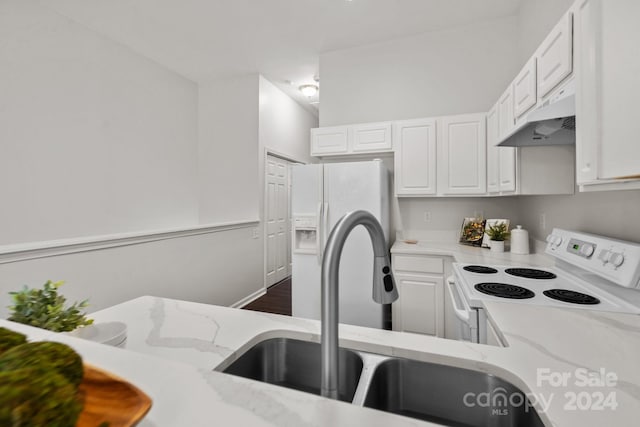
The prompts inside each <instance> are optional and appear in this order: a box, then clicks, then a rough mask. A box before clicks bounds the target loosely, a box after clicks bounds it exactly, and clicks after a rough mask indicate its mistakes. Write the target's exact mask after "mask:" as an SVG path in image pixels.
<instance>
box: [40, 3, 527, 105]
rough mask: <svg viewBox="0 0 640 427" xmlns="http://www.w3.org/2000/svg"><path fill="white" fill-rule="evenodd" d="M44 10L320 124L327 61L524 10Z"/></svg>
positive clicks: (400, 6)
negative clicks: (237, 83) (293, 104)
mask: <svg viewBox="0 0 640 427" xmlns="http://www.w3.org/2000/svg"><path fill="white" fill-rule="evenodd" d="M34 1H36V2H38V3H39V4H40V5H42V6H43V7H47V8H49V9H52V10H54V11H56V12H58V13H60V14H62V15H64V16H67V17H68V18H70V19H72V20H74V21H76V22H78V23H80V24H82V25H84V26H86V27H89V28H90V29H92V30H94V31H97V32H99V33H101V34H104V35H105V36H107V37H109V38H111V39H114V40H116V41H118V42H120V43H122V44H125V45H127V46H129V47H130V48H132V49H133V50H135V51H137V52H138V53H140V54H143V55H145V56H147V57H148V58H151V59H153V60H155V61H157V62H158V63H160V64H163V65H165V66H167V67H169V68H170V69H172V70H174V71H176V72H178V73H179V74H182V75H183V76H185V77H188V78H190V79H192V80H194V81H198V82H201V81H205V80H208V79H213V78H218V77H223V76H227V75H232V74H245V73H256V72H258V73H261V74H262V75H264V76H265V77H266V78H268V79H269V80H271V81H272V82H274V83H275V84H276V85H277V86H279V87H280V88H281V89H282V90H284V91H285V92H286V93H288V94H289V95H290V96H292V97H293V98H294V99H296V100H297V101H298V102H299V103H300V104H301V105H303V106H304V107H305V108H307V109H309V110H310V111H312V112H315V113H316V114H317V111H316V108H317V105H315V108H313V106H311V105H310V104H309V101H317V97H315V98H316V99H311V100H308V99H306V97H304V96H303V95H302V94H300V93H299V92H298V90H297V88H298V86H300V85H302V84H308V83H313V77H314V75H317V74H318V56H319V54H320V53H322V52H327V51H331V50H337V49H344V48H349V47H354V46H359V45H364V44H370V43H374V42H378V41H383V40H388V39H393V38H398V37H403V36H408V35H412V34H418V33H422V32H427V31H434V30H440V29H444V28H449V27H456V26H461V25H466V24H470V23H472V22H478V21H486V20H491V19H495V18H499V17H504V16H511V15H515V14H516V13H517V10H518V7H519V5H520V3H521V1H522V0H351V1H348V0H34ZM289 82H291V83H289Z"/></svg>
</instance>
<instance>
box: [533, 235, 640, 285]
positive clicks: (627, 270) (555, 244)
mask: <svg viewBox="0 0 640 427" xmlns="http://www.w3.org/2000/svg"><path fill="white" fill-rule="evenodd" d="M545 252H546V253H547V254H549V255H551V256H553V257H554V258H557V259H560V260H562V261H564V262H567V263H569V264H571V265H574V266H577V267H580V268H583V269H585V270H588V271H590V272H592V273H595V274H597V275H599V276H601V277H603V278H605V279H608V280H610V281H612V282H614V283H616V284H618V285H620V286H624V287H627V288H639V289H640V243H635V242H625V241H622V240H617V239H611V238H608V237H603V236H596V235H592V234H586V233H579V232H575V231H567V230H562V229H559V228H554V229H553V231H552V232H551V234H550V235H549V236H548V237H547V248H546V250H545Z"/></svg>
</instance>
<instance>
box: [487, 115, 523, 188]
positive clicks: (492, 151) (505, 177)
mask: <svg viewBox="0 0 640 427" xmlns="http://www.w3.org/2000/svg"><path fill="white" fill-rule="evenodd" d="M498 109H499V104H496V105H495V106H494V107H493V108H491V110H489V112H488V113H487V193H488V194H497V193H515V191H516V148H514V147H498V146H497V145H496V144H497V143H498V141H499V139H498V130H499V128H500V119H499V116H498Z"/></svg>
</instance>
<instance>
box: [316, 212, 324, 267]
mask: <svg viewBox="0 0 640 427" xmlns="http://www.w3.org/2000/svg"><path fill="white" fill-rule="evenodd" d="M317 214H318V215H317V216H316V218H317V220H316V256H317V257H318V264H319V265H322V244H323V242H322V225H321V221H322V202H318V212H317Z"/></svg>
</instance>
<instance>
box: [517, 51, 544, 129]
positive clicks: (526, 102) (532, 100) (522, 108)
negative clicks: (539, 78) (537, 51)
mask: <svg viewBox="0 0 640 427" xmlns="http://www.w3.org/2000/svg"><path fill="white" fill-rule="evenodd" d="M513 93H514V115H515V117H516V118H518V117H520V116H522V115H523V114H524V113H526V112H527V111H529V110H530V109H531V107H533V106H534V105H536V104H537V102H538V98H537V95H536V94H537V85H536V58H535V57H533V58H531V59H530V60H529V62H527V64H526V65H525V66H524V68H523V69H522V71H520V74H518V76H517V77H516V79H515V80H514V81H513Z"/></svg>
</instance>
